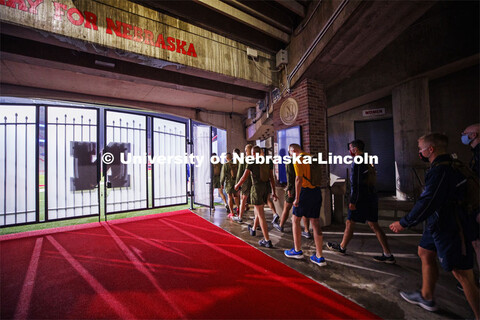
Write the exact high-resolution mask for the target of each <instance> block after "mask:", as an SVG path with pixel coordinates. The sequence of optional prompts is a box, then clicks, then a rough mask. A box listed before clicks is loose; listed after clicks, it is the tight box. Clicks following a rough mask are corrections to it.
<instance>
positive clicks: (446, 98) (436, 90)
mask: <svg viewBox="0 0 480 320" xmlns="http://www.w3.org/2000/svg"><path fill="white" fill-rule="evenodd" d="M479 76H480V74H479V66H478V65H477V66H474V67H471V68H467V69H464V70H461V71H458V72H456V73H453V74H450V75H448V76H445V77H443V78H439V79H436V80H433V81H430V82H429V89H430V90H429V91H430V118H431V121H432V131H433V132H441V133H444V134H446V135H447V136H448V138H449V152H451V153H457V155H458V157H459V159H460V160H461V161H463V162H466V163H468V162H469V161H470V159H471V157H472V152H471V151H470V148H469V147H467V146H465V145H463V144H462V142H461V141H460V133H461V132H462V131H463V130H464V129H465V128H466V127H467V126H469V125H471V124H474V123H479V122H480V114H479V113H480V98H479V96H480V92H479V85H480V84H479Z"/></svg>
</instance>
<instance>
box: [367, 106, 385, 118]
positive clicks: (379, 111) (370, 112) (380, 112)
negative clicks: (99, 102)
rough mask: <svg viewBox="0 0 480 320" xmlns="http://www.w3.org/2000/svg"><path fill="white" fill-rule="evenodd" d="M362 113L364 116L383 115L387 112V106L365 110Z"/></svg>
mask: <svg viewBox="0 0 480 320" xmlns="http://www.w3.org/2000/svg"><path fill="white" fill-rule="evenodd" d="M362 113H363V116H364V117H371V116H383V115H384V114H385V108H378V109H370V110H363V112H362Z"/></svg>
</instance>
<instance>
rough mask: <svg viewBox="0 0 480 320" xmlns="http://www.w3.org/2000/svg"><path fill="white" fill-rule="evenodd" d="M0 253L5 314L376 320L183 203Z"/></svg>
mask: <svg viewBox="0 0 480 320" xmlns="http://www.w3.org/2000/svg"><path fill="white" fill-rule="evenodd" d="M5 239H7V240H5ZM0 240H2V237H0ZM274 250H280V249H274ZM0 254H1V256H0V267H1V270H0V276H1V278H0V290H1V292H0V294H1V296H0V298H1V300H0V301H1V313H0V317H1V318H2V319H11V318H17V319H40V318H41V319H45V318H47V319H53V318H55V319H66V318H69V319H79V318H82V319H85V318H89V319H92V318H93V319H102V318H103V319H105V318H128V319H131V318H148V319H152V318H154V319H165V318H192V319H271V318H273V319H339V318H340V319H378V317H377V316H375V315H374V314H372V313H370V312H369V311H367V310H365V309H364V308H362V307H360V306H358V305H356V304H355V303H353V302H351V301H349V300H347V299H345V298H343V297H342V296H340V295H338V294H336V293H334V292H333V291H331V290H329V289H327V288H325V287H323V286H321V285H319V284H318V283H316V282H315V281H313V280H311V279H309V278H307V277H305V276H303V275H302V274H300V273H298V272H297V271H295V270H293V269H291V268H289V267H287V266H285V265H284V264H282V263H280V262H278V261H276V260H274V259H272V258H270V257H269V256H267V255H265V254H263V253H262V252H261V251H259V250H257V249H255V248H253V247H251V246H250V245H248V244H246V243H245V242H243V241H241V240H239V239H237V238H236V237H234V236H232V235H230V234H229V233H227V232H225V231H223V230H222V229H220V228H218V227H216V226H215V225H213V224H211V223H210V222H208V221H206V220H204V219H202V218H200V217H198V216H197V215H195V214H193V213H191V212H190V211H188V210H184V211H178V212H173V213H167V214H158V215H153V216H148V217H147V218H132V219H125V220H116V221H111V222H108V223H102V224H101V225H100V224H93V225H90V226H89V228H83V229H82V228H80V229H73V230H68V231H64V232H58V231H57V232H52V231H49V233H46V232H43V234H39V233H36V234H35V236H29V237H25V238H21V239H12V240H8V238H6V237H3V241H1V242H0ZM319 272H321V269H319Z"/></svg>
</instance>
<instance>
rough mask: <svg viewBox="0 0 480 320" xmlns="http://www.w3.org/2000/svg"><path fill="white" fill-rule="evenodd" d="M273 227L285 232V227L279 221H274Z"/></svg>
mask: <svg viewBox="0 0 480 320" xmlns="http://www.w3.org/2000/svg"><path fill="white" fill-rule="evenodd" d="M273 227H274V228H275V229H277V230H278V231H280V232H283V227H281V226H280V225H279V224H278V223H275V222H274V223H273Z"/></svg>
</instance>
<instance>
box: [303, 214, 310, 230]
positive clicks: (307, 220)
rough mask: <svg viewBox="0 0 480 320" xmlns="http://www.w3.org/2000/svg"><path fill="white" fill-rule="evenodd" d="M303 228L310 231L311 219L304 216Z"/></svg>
mask: <svg viewBox="0 0 480 320" xmlns="http://www.w3.org/2000/svg"><path fill="white" fill-rule="evenodd" d="M302 220H303V230H304V231H305V232H310V219H308V218H305V217H303V218H302Z"/></svg>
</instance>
